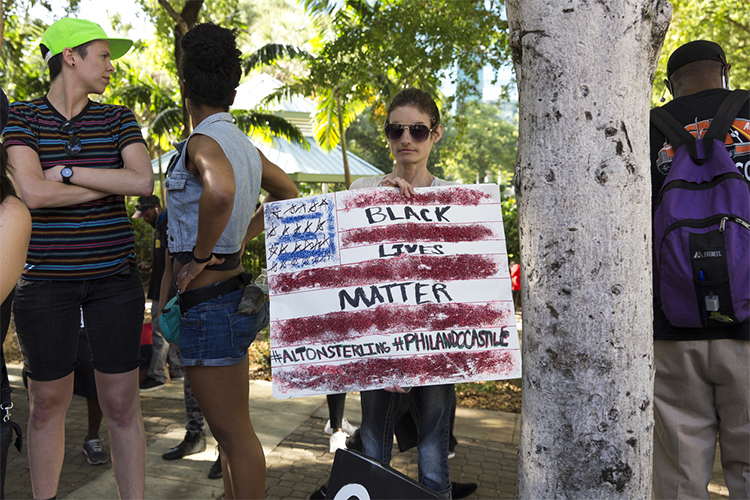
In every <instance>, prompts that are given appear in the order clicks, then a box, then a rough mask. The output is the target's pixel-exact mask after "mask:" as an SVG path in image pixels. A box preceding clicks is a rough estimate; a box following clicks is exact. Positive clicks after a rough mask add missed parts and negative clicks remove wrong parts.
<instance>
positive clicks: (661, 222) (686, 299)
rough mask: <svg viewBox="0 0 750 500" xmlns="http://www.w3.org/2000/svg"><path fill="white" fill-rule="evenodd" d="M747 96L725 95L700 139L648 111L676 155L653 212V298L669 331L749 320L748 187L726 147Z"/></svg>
mask: <svg viewBox="0 0 750 500" xmlns="http://www.w3.org/2000/svg"><path fill="white" fill-rule="evenodd" d="M749 95H750V93H748V91H746V90H735V91H734V92H732V93H731V94H729V96H727V98H726V99H725V100H724V102H723V103H722V105H721V107H720V108H719V111H718V112H717V113H716V116H715V117H714V118H713V120H712V121H711V126H710V127H709V129H708V131H707V132H706V134H705V135H704V137H703V138H702V139H696V138H695V137H693V135H692V134H690V132H688V131H687V130H685V128H684V127H683V126H682V124H680V122H678V121H677V120H676V119H675V118H674V117H673V116H672V115H670V114H669V113H668V112H667V111H665V110H664V109H663V108H656V109H653V110H651V122H652V123H653V124H654V126H656V127H657V128H658V129H659V130H660V131H661V132H662V133H663V134H664V135H665V136H666V138H667V140H669V142H670V143H671V144H672V146H673V147H674V149H675V154H674V158H673V159H672V167H671V170H670V171H669V174H667V178H666V179H665V181H664V185H663V187H662V188H661V191H660V192H659V197H658V199H657V202H656V211H655V213H654V258H655V272H656V278H657V279H656V285H657V287H658V289H657V290H654V293H656V294H657V297H658V298H659V302H660V305H661V308H662V310H663V311H664V314H665V315H666V316H667V319H668V320H669V321H670V323H672V324H673V325H674V326H678V327H688V328H702V327H711V326H721V325H728V324H735V323H741V322H744V321H747V320H748V317H750V183H748V182H747V181H746V180H745V178H744V177H743V176H742V175H741V174H740V173H739V171H738V169H737V166H736V165H735V164H734V161H732V158H731V157H730V155H729V153H728V152H727V149H726V147H725V146H724V139H725V138H726V136H727V132H728V131H729V127H730V126H731V124H732V122H733V121H734V118H735V117H736V116H737V114H738V113H739V110H740V108H741V107H742V105H743V104H744V103H745V101H747V99H748V96H749Z"/></svg>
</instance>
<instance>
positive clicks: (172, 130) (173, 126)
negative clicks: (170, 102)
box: [148, 107, 184, 149]
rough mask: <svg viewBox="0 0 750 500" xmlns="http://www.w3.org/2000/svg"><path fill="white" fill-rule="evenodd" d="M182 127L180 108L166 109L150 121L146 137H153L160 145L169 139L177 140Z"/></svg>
mask: <svg viewBox="0 0 750 500" xmlns="http://www.w3.org/2000/svg"><path fill="white" fill-rule="evenodd" d="M183 126H184V124H183V123H182V108H180V107H172V108H167V109H165V110H164V111H162V112H160V113H159V114H158V115H156V116H155V117H154V119H153V120H151V125H149V127H148V135H149V136H151V137H154V138H155V139H156V140H157V141H158V142H159V143H160V144H162V143H163V142H165V141H169V140H170V139H177V138H178V137H179V135H180V133H181V132H182V129H183ZM164 149H167V148H164Z"/></svg>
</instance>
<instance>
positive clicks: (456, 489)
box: [451, 483, 477, 499]
mask: <svg viewBox="0 0 750 500" xmlns="http://www.w3.org/2000/svg"><path fill="white" fill-rule="evenodd" d="M475 491H477V484H476V483H451V498H454V499H458V498H466V497H468V496H469V495H471V494H472V493H474V492H475Z"/></svg>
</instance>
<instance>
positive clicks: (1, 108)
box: [0, 89, 8, 133]
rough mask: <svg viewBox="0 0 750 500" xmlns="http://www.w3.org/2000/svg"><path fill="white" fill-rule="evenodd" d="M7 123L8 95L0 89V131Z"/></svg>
mask: <svg viewBox="0 0 750 500" xmlns="http://www.w3.org/2000/svg"><path fill="white" fill-rule="evenodd" d="M7 124H8V96H6V95H5V92H4V91H3V90H2V89H0V133H2V132H3V130H5V125H7Z"/></svg>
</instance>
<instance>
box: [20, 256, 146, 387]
mask: <svg viewBox="0 0 750 500" xmlns="http://www.w3.org/2000/svg"><path fill="white" fill-rule="evenodd" d="M144 302H145V297H144V295H143V284H142V283H141V277H140V274H139V272H138V267H136V266H135V265H134V264H133V265H129V266H127V267H125V268H124V269H122V270H121V271H120V272H118V273H117V274H114V275H112V276H107V277H105V278H98V279H90V280H78V281H58V280H53V281H46V280H27V279H24V278H21V279H20V280H18V285H16V295H15V299H14V301H13V314H14V317H15V320H16V330H17V332H18V342H19V344H20V347H21V354H22V355H23V363H24V367H25V369H26V373H27V375H28V377H29V378H31V379H33V380H38V381H49V380H58V379H61V378H63V377H65V376H66V375H68V374H70V373H72V372H73V370H74V369H75V367H76V355H77V352H78V337H79V334H80V329H81V309H82V310H83V323H84V329H85V330H86V336H87V337H88V341H89V346H90V347H91V357H92V360H93V365H94V368H95V369H97V370H98V371H100V372H102V373H127V372H129V371H131V370H134V369H136V368H138V366H139V365H140V362H141V331H142V329H143V309H144Z"/></svg>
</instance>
